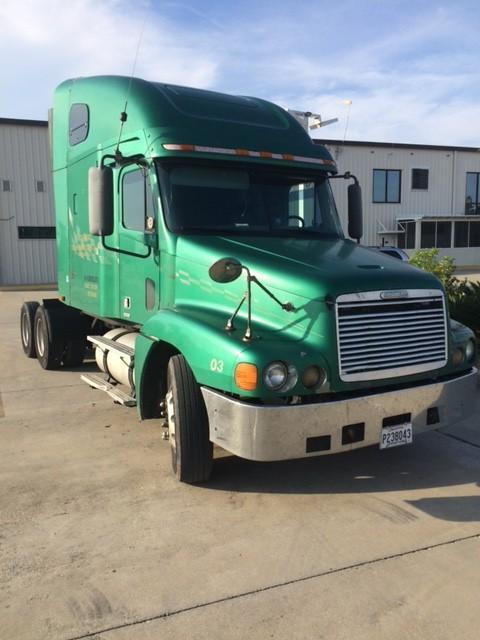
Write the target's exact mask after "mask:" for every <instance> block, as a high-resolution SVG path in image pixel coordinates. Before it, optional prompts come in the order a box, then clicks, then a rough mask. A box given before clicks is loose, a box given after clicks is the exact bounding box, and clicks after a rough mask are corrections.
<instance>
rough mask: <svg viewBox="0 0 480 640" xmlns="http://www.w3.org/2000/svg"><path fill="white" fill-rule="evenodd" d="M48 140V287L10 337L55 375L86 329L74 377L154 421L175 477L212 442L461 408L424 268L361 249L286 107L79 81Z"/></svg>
mask: <svg viewBox="0 0 480 640" xmlns="http://www.w3.org/2000/svg"><path fill="white" fill-rule="evenodd" d="M50 135H51V149H52V168H53V184H54V192H55V211H56V230H57V257H58V288H59V294H60V297H59V298H56V299H45V300H43V301H42V302H41V303H38V302H27V303H25V304H24V305H23V307H22V310H21V319H20V326H21V338H22V345H23V349H24V351H25V353H26V355H27V356H30V357H37V358H38V361H39V362H40V364H41V366H42V367H43V368H45V369H53V368H59V367H62V366H68V367H71V366H76V365H80V364H81V363H82V361H83V359H84V357H85V352H86V347H87V341H88V342H89V343H90V344H91V348H94V353H95V358H96V361H97V364H98V367H99V369H100V373H99V374H98V375H95V374H84V375H82V378H83V379H84V380H85V382H87V383H88V384H89V385H90V386H92V387H96V388H98V389H101V390H103V391H106V392H107V393H109V394H110V395H111V396H112V397H113V399H114V400H115V401H116V402H120V403H122V404H124V405H126V406H137V408H138V413H139V416H140V418H141V419H157V420H159V424H161V425H162V427H163V430H164V431H163V433H164V437H165V439H168V440H169V442H170V446H171V451H172V466H173V470H174V473H175V474H176V476H177V477H178V479H179V480H181V481H184V482H202V481H205V480H207V479H208V477H209V475H210V473H211V470H212V464H213V462H212V461H213V444H217V445H219V446H220V447H222V448H224V449H226V450H228V451H230V452H232V453H233V454H236V455H238V456H241V457H244V458H248V459H251V460H262V461H268V460H282V459H289V458H300V457H308V456H317V455H324V454H329V453H338V452H343V451H350V450H352V449H356V448H359V447H364V446H369V445H375V444H376V445H377V446H379V447H380V448H381V449H383V448H388V447H391V446H398V445H401V444H407V443H410V442H412V438H413V436H414V435H416V434H418V433H421V432H423V431H427V430H429V429H436V428H439V427H443V426H446V425H449V426H451V425H452V424H454V423H456V422H458V421H460V420H462V419H464V418H466V417H467V416H468V415H469V414H470V412H471V411H472V407H473V403H472V397H473V394H474V393H475V392H476V388H477V371H476V369H475V366H474V362H475V351H476V349H475V342H474V337H473V335H472V332H471V331H470V330H469V329H467V328H466V327H464V326H462V325H459V324H458V323H455V322H453V321H451V320H450V319H449V314H448V308H447V305H446V302H445V296H444V291H443V290H442V286H441V284H440V282H439V281H438V280H437V279H436V278H435V277H433V276H432V275H430V274H428V273H424V272H422V271H419V270H417V269H415V268H413V267H410V266H408V265H407V264H405V263H402V262H401V261H398V260H395V259H392V258H390V257H388V256H385V255H382V254H381V253H379V252H377V251H375V250H373V249H368V248H366V247H362V246H361V245H360V244H359V240H360V237H361V235H362V220H361V194H360V187H359V185H358V184H357V181H356V179H355V178H354V177H353V176H351V175H350V174H348V173H347V174H343V175H341V176H339V175H338V172H337V167H336V165H335V162H334V161H333V159H332V157H331V156H330V154H329V153H328V151H327V149H326V148H325V147H323V146H321V145H317V144H314V143H313V142H312V140H311V139H310V137H309V135H308V134H307V133H306V131H305V130H304V129H303V128H302V126H301V125H300V124H299V123H298V122H297V121H296V120H295V118H294V117H293V116H291V115H290V114H289V113H287V112H286V111H285V110H283V109H281V108H280V107H278V106H276V105H274V104H272V103H269V102H266V101H263V100H259V99H255V98H249V97H239V96H231V95H225V94H221V93H215V92H211V91H202V90H197V89H191V88H186V87H180V86H174V85H168V84H160V83H155V82H146V81H144V80H140V79H134V78H125V77H117V76H101V77H91V78H80V79H76V80H68V81H66V82H64V83H63V84H61V85H60V86H59V87H58V88H57V89H56V92H55V98H54V106H53V109H52V110H51V113H50ZM337 178H344V179H347V180H348V181H349V182H350V184H349V185H348V195H349V198H348V200H349V204H348V208H349V211H348V216H349V222H348V232H349V236H350V239H347V238H345V237H344V235H343V232H342V229H341V226H340V223H339V217H338V214H337V211H336V207H335V202H334V199H333V197H332V191H331V188H330V185H331V181H332V180H333V179H337ZM345 188H347V183H345Z"/></svg>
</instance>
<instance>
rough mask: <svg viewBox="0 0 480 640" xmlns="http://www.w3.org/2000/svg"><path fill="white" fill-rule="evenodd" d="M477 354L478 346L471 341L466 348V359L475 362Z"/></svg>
mask: <svg viewBox="0 0 480 640" xmlns="http://www.w3.org/2000/svg"><path fill="white" fill-rule="evenodd" d="M476 352H477V346H476V344H475V342H474V341H473V340H469V341H468V342H467V344H466V346H465V359H466V360H468V361H470V360H473V359H474V357H475V354H476Z"/></svg>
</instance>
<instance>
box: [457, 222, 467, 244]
mask: <svg viewBox="0 0 480 640" xmlns="http://www.w3.org/2000/svg"><path fill="white" fill-rule="evenodd" d="M469 226H470V223H469V222H455V235H454V239H453V246H454V247H468V228H469Z"/></svg>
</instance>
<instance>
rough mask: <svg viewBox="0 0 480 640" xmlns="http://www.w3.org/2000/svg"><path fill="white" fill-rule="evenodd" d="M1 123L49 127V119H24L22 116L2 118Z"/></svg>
mask: <svg viewBox="0 0 480 640" xmlns="http://www.w3.org/2000/svg"><path fill="white" fill-rule="evenodd" d="M0 124H17V125H23V126H25V127H47V126H48V122H47V120H22V119H20V118H0Z"/></svg>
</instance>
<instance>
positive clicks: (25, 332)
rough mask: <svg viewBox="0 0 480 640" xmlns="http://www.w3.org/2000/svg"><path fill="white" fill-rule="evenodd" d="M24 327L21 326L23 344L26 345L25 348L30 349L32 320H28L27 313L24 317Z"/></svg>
mask: <svg viewBox="0 0 480 640" xmlns="http://www.w3.org/2000/svg"><path fill="white" fill-rule="evenodd" d="M21 324H22V326H21V330H22V342H23V344H24V346H25V347H28V345H29V344H30V320H29V318H28V315H27V314H26V313H24V314H23V315H22V323H21Z"/></svg>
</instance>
